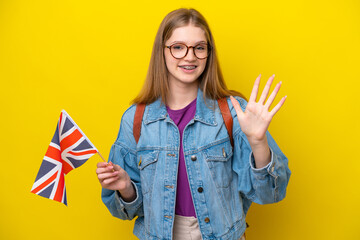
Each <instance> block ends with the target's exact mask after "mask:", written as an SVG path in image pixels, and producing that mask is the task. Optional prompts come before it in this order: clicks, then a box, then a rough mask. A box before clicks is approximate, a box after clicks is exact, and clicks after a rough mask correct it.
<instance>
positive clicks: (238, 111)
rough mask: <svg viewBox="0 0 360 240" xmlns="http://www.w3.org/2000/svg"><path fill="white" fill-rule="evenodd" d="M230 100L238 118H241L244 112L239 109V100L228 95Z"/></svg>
mask: <svg viewBox="0 0 360 240" xmlns="http://www.w3.org/2000/svg"><path fill="white" fill-rule="evenodd" d="M230 100H231V103H232V105H233V106H234V108H235V111H236V114H237V116H238V119H239V118H242V117H243V116H244V112H243V110H242V109H241V107H240V104H239V102H238V101H237V100H236V99H235V98H234V97H233V96H230Z"/></svg>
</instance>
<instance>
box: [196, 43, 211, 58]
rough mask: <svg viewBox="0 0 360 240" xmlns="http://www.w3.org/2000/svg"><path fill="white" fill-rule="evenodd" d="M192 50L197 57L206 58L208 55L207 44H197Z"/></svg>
mask: <svg viewBox="0 0 360 240" xmlns="http://www.w3.org/2000/svg"><path fill="white" fill-rule="evenodd" d="M194 52H195V55H196V57H198V58H200V59H201V58H206V57H207V56H208V46H207V45H206V44H199V45H196V46H195V47H194Z"/></svg>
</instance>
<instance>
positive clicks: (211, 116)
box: [144, 88, 217, 125]
mask: <svg viewBox="0 0 360 240" xmlns="http://www.w3.org/2000/svg"><path fill="white" fill-rule="evenodd" d="M206 104H207V105H206ZM206 104H205V100H204V97H203V91H201V89H200V88H198V93H197V99H196V112H195V117H194V120H195V121H199V122H202V123H205V124H208V125H217V123H216V121H215V112H214V110H213V109H211V108H210V107H212V106H216V103H215V101H214V100H211V99H208V98H207V99H206ZM162 119H167V120H170V118H169V115H168V113H167V110H166V106H165V104H163V103H162V102H161V98H158V99H157V100H156V101H155V102H153V103H150V104H149V105H148V106H147V107H146V110H145V113H144V123H145V124H149V123H151V122H155V121H158V120H162Z"/></svg>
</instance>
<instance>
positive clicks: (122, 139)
mask: <svg viewBox="0 0 360 240" xmlns="http://www.w3.org/2000/svg"><path fill="white" fill-rule="evenodd" d="M237 100H238V101H239V102H240V105H241V107H242V108H243V110H244V109H245V107H246V101H245V100H244V99H242V98H237ZM206 104H207V105H206ZM206 104H205V101H204V98H203V92H202V91H201V90H200V89H199V91H198V96H197V103H196V113H195V117H194V119H192V120H191V121H190V122H189V123H188V124H187V126H186V127H185V129H184V133H183V148H184V157H185V163H186V170H187V174H188V179H189V183H190V190H191V195H192V198H193V202H194V207H195V211H196V216H197V219H198V222H199V226H200V230H201V233H202V238H203V239H204V240H205V239H234V240H235V239H239V238H240V237H241V236H242V234H243V233H244V231H245V228H246V223H245V216H246V213H247V211H248V209H249V207H250V205H251V203H252V202H255V203H259V204H267V203H274V202H278V201H280V200H282V199H283V198H284V197H285V193H286V187H287V184H288V181H289V177H290V174H291V172H290V170H289V168H288V160H287V158H286V157H285V155H284V154H283V153H282V152H281V150H280V149H279V147H278V146H277V144H276V143H275V141H274V139H273V138H272V137H271V136H270V134H269V133H268V132H267V133H266V135H267V139H268V143H269V147H270V151H271V162H270V163H269V164H268V165H267V166H265V167H263V168H261V169H256V168H255V165H254V164H255V161H254V157H253V154H252V151H251V148H250V145H249V142H248V140H247V138H246V136H245V134H244V133H243V132H242V131H241V129H240V125H239V122H238V120H237V116H236V112H235V109H234V108H233V107H232V104H231V102H230V99H228V104H229V107H230V111H231V114H232V116H233V139H234V148H232V146H231V144H230V139H229V135H228V133H227V130H226V127H225V124H224V122H223V118H222V116H221V113H220V110H219V108H218V105H217V102H216V101H214V100H210V99H207V100H206ZM212 104H215V109H211V108H209V107H208V106H211V105H212ZM135 109H136V106H135V105H133V106H131V107H130V108H129V109H128V110H126V112H125V113H124V115H123V117H122V120H121V125H120V131H119V134H118V137H117V139H116V141H115V143H114V144H113V146H112V148H111V151H110V157H109V161H111V162H113V163H115V164H118V165H120V166H121V167H122V168H124V169H125V171H126V172H127V173H128V174H129V176H130V178H131V180H132V183H133V185H134V187H135V190H136V194H137V197H136V199H135V200H134V201H132V202H125V201H124V200H123V199H121V197H120V196H119V195H118V193H117V192H115V191H112V190H108V189H103V191H102V199H103V202H104V203H105V205H106V206H107V208H108V209H109V211H110V212H111V214H112V215H113V216H115V217H118V218H121V219H129V220H130V219H133V218H135V217H136V216H137V219H136V221H135V226H134V234H135V235H136V236H137V237H138V238H139V239H141V240H142V239H172V227H173V221H174V216H175V199H176V196H175V195H176V186H177V185H176V180H177V171H178V161H179V145H180V142H179V141H180V134H179V130H178V128H177V126H176V125H175V123H174V122H173V121H172V120H171V119H170V117H169V115H168V114H167V111H166V107H165V105H164V104H161V100H160V99H158V100H157V101H155V102H153V103H151V104H149V105H148V106H147V107H146V109H145V112H144V117H143V121H142V128H141V136H140V139H139V142H138V144H136V142H135V139H134V136H133V120H134V114H135Z"/></svg>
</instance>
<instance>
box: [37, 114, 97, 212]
mask: <svg viewBox="0 0 360 240" xmlns="http://www.w3.org/2000/svg"><path fill="white" fill-rule="evenodd" d="M97 152H98V150H97V149H96V148H95V146H94V145H93V144H92V143H91V142H90V140H89V139H88V138H87V137H86V136H85V134H84V133H83V132H82V131H81V130H80V128H79V127H78V126H77V125H76V123H75V122H74V121H73V120H72V119H71V117H70V116H69V115H68V114H67V113H66V112H65V110H63V111H62V112H61V114H60V119H59V122H58V124H57V126H56V131H55V134H54V137H53V139H52V140H51V142H50V145H49V147H48V149H47V151H46V154H45V156H44V159H43V162H42V164H41V166H40V170H39V172H38V174H37V176H36V179H35V183H34V185H33V187H32V189H31V192H32V193H35V194H37V195H40V196H42V197H46V198H49V199H52V200H55V201H58V202H62V203H64V204H65V205H67V200H66V189H65V180H64V176H65V175H66V174H68V173H69V172H70V171H71V170H73V169H74V168H77V167H80V166H81V165H83V164H84V163H85V162H86V161H87V160H88V159H89V158H90V157H91V156H93V155H94V154H96V153H97Z"/></svg>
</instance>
